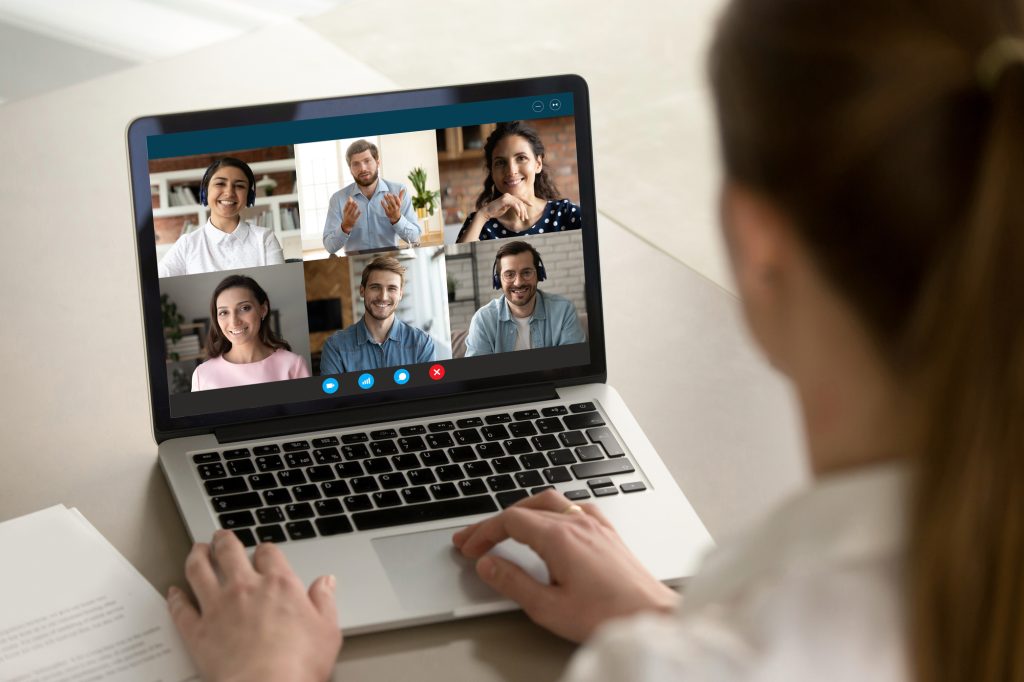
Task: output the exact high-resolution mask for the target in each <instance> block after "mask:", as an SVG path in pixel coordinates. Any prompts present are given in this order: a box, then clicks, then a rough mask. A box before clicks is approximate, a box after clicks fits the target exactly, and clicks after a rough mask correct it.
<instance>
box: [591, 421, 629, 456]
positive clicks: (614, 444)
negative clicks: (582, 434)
mask: <svg viewBox="0 0 1024 682" xmlns="http://www.w3.org/2000/svg"><path fill="white" fill-rule="evenodd" d="M587 437H588V438H590V441H591V442H592V443H600V444H601V447H603V448H604V451H605V452H607V453H608V456H609V457H622V456H623V455H625V454H626V451H625V450H623V449H622V446H621V445H619V441H618V440H616V439H615V436H613V435H612V432H611V429H609V428H608V427H607V426H599V427H597V428H596V429H589V430H588V431H587Z"/></svg>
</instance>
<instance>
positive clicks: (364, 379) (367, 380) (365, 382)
mask: <svg viewBox="0 0 1024 682" xmlns="http://www.w3.org/2000/svg"><path fill="white" fill-rule="evenodd" d="M359 388H361V389H363V390H364V391H365V390H366V389H368V388H373V375H372V374H369V373H367V374H360V375H359Z"/></svg>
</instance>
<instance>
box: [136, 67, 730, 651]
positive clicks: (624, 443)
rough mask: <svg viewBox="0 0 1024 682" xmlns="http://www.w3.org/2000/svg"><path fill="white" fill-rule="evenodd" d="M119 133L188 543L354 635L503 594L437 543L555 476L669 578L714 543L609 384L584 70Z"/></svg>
mask: <svg viewBox="0 0 1024 682" xmlns="http://www.w3.org/2000/svg"><path fill="white" fill-rule="evenodd" d="M127 143H128V158H129V165H130V172H131V184H132V200H133V209H134V219H135V237H136V244H137V253H138V266H139V281H140V294H141V302H142V310H143V322H144V334H145V342H146V357H147V368H148V378H149V390H150V402H151V408H152V418H153V433H154V436H155V438H156V441H157V443H158V445H159V461H160V466H161V469H162V470H163V472H164V474H165V476H166V478H167V481H168V484H169V485H170V488H171V491H172V493H173V495H174V499H175V501H176V503H177V506H178V509H179V511H180V513H181V517H182V519H183V520H184V522H185V525H186V527H187V529H188V532H189V535H190V536H191V538H192V539H193V540H194V541H206V540H208V539H209V538H210V536H211V535H212V533H213V532H214V531H215V530H217V529H218V528H229V529H231V530H233V531H234V532H235V533H236V534H237V535H238V537H239V539H241V540H242V542H243V543H244V544H245V545H246V546H247V547H249V548H253V547H254V546H255V545H256V544H257V543H259V542H262V541H271V542H276V543H278V544H279V546H280V547H281V549H282V550H283V551H284V552H285V554H286V555H287V557H288V559H289V561H290V562H291V565H292V566H293V567H294V569H295V570H296V571H297V573H298V574H299V576H300V577H301V578H302V579H303V580H305V581H307V582H309V581H311V580H312V579H314V578H315V577H316V576H318V575H321V574H324V573H334V574H336V575H337V576H338V578H339V580H338V590H337V600H338V613H339V619H340V623H339V624H340V625H341V626H342V627H344V629H345V631H346V633H348V634H358V633H362V632H371V631H378V630H384V629H388V628H394V627H401V626H407V625H414V624H421V623H429V622H436V621H442V620H449V619H453V618H462V617H468V616H476V615H480V614H486V613H494V612H499V611H505V610H510V609H513V608H515V605H514V604H513V603H511V602H509V601H507V600H504V599H502V598H501V597H500V596H499V595H498V594H497V593H495V592H493V591H491V590H490V588H488V587H487V586H485V585H484V584H483V583H482V582H481V581H479V580H478V579H477V577H476V575H475V573H474V571H473V566H472V565H471V563H470V562H468V561H466V560H464V559H463V558H462V557H461V556H460V555H459V554H458V553H457V552H456V551H455V550H454V549H453V548H452V546H451V541H450V538H451V535H452V533H453V532H454V531H455V530H457V529H458V528H461V527H464V526H466V525H468V524H470V523H474V522H476V521H480V520H482V519H484V518H487V517H488V516H490V515H492V514H495V513H498V512H499V511H500V510H501V509H502V508H504V507H507V506H509V505H511V504H515V503H516V502H517V501H519V500H521V499H523V498H525V497H528V496H530V495H532V494H536V493H538V492H540V491H543V490H546V489H549V488H554V489H555V490H558V491H559V492H562V493H563V494H565V495H566V496H567V497H568V498H569V499H571V500H585V501H587V502H590V503H593V504H596V505H598V506H599V507H600V508H601V510H602V511H603V512H604V514H605V515H607V516H608V518H610V519H611V520H612V522H613V523H614V524H615V526H616V527H617V529H618V530H619V532H620V533H621V534H622V537H623V539H624V540H625V542H626V544H627V545H628V546H629V547H630V548H631V549H632V550H633V551H634V552H635V553H636V554H637V555H638V556H639V558H640V559H641V560H642V562H643V563H644V565H645V566H646V567H647V568H648V569H650V571H651V572H652V573H653V574H654V575H655V576H656V577H657V578H659V579H660V580H662V581H664V582H666V583H667V584H670V585H679V584H681V582H682V581H683V580H684V579H685V578H686V577H687V576H689V575H691V574H692V573H693V572H694V570H695V569H696V566H697V563H698V561H699V558H700V556H701V555H702V554H703V552H704V551H705V550H706V549H707V548H708V547H709V546H710V545H711V539H710V536H709V535H708V532H707V530H706V529H705V528H704V526H703V524H702V523H701V521H700V519H699V518H698V517H697V515H696V513H695V512H694V510H693V508H692V507H691V505H690V504H689V502H688V501H687V499H686V498H685V496H684V495H683V494H682V492H681V491H680V489H679V487H678V486H677V484H676V483H675V481H674V480H673V479H672V477H671V475H670V474H669V472H668V470H667V469H666V467H665V465H664V463H663V462H662V461H661V459H660V458H659V457H658V454H657V453H656V452H655V450H654V448H653V447H652V446H651V444H650V443H649V442H648V440H647V438H646V437H645V435H644V433H643V431H642V429H641V428H640V426H639V425H638V424H637V422H636V420H635V419H634V417H633V416H632V414H630V412H629V409H628V408H627V406H626V405H625V404H624V402H623V400H622V399H621V398H620V396H619V395H618V393H616V391H615V390H614V388H612V387H611V386H609V385H608V384H607V382H606V376H607V373H606V365H607V362H606V354H605V337H604V329H603V311H602V307H601V283H602V279H601V273H600V267H599V265H600V264H599V258H598V245H599V240H598V233H597V229H598V226H597V220H596V216H597V203H596V197H595V189H594V171H593V148H592V143H591V126H590V103H589V99H588V92H587V85H586V83H585V82H584V80H583V79H582V78H580V77H578V76H554V77H543V78H531V79H526V80H517V81H507V82H495V83H483V84H473V85H459V86H446V87H438V88H431V89H424V90H412V91H404V92H388V93H375V94H368V95H360V96H353V97H340V98H335V99H322V100H310V101H301V102H288V103H281V104H268V105H259V106H251V107H240V108H232V109H218V110H211V111H198V112H188V113H175V114H167V115H158V116H147V117H143V118H139V119H137V120H135V121H133V122H132V123H131V124H130V126H129V128H128V132H127ZM225 158H227V159H229V160H228V161H224V159H225ZM488 162H489V163H488ZM502 202H504V203H502ZM611 279H612V280H613V279H614V275H612V276H611ZM260 292H262V294H261V293H260ZM495 551H496V552H499V553H501V554H503V555H505V556H507V557H509V558H511V559H513V560H514V561H517V562H518V563H520V565H522V566H523V567H524V568H525V569H526V570H528V571H530V572H531V573H532V574H533V575H535V576H536V577H538V579H542V580H543V579H546V572H545V570H544V566H543V562H541V561H540V560H539V559H538V557H537V556H536V555H535V554H534V553H533V552H532V551H531V550H529V549H528V548H526V547H524V546H522V545H519V544H517V543H515V542H506V543H503V544H502V545H499V546H498V547H497V548H496V549H495Z"/></svg>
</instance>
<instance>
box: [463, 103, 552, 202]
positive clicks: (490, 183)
mask: <svg viewBox="0 0 1024 682" xmlns="http://www.w3.org/2000/svg"><path fill="white" fill-rule="evenodd" d="M510 135H518V136H519V137H521V138H523V139H524V140H526V141H527V142H529V143H530V149H532V150H533V155H534V156H536V157H537V158H538V159H543V158H544V142H543V141H542V140H541V139H540V135H538V134H537V131H536V130H534V129H533V128H530V127H529V126H526V125H524V124H523V123H522V121H508V122H506V123H499V124H498V125H497V127H496V128H495V129H494V132H492V133H491V134H490V135H488V136H487V142H486V143H485V144H484V168H485V169H486V170H487V175H486V176H484V190H483V191H482V192H480V196H478V197H477V198H476V207H477V208H482V207H483V206H484V205H485V204H487V203H490V202H492V201H494V200H495V199H497V198H498V196H497V190H495V188H494V178H492V177H491V164H492V163H493V162H494V148H495V147H497V146H498V143H499V142H501V141H502V140H504V139H505V138H506V137H508V136H510ZM533 193H534V195H535V196H538V197H540V198H541V199H548V200H552V199H562V198H563V197H562V193H561V192H559V191H558V187H556V186H555V181H554V180H552V179H551V176H550V175H548V171H547V168H542V169H541V171H540V173H537V176H536V177H535V178H534V180H533Z"/></svg>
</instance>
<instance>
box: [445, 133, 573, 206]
mask: <svg viewBox="0 0 1024 682" xmlns="http://www.w3.org/2000/svg"><path fill="white" fill-rule="evenodd" d="M528 123H529V125H530V126H531V127H532V128H533V129H534V130H536V131H537V134H538V135H540V139H541V140H543V142H544V148H545V158H544V161H545V169H546V170H547V172H549V173H551V177H552V179H553V180H554V181H555V184H556V185H557V186H558V190H559V191H560V192H561V193H562V195H563V196H565V197H566V198H568V199H569V200H571V201H572V202H573V203H575V204H578V203H580V182H579V174H578V171H577V165H576V125H575V121H574V119H573V117H572V116H562V117H559V118H543V119H537V120H534V121H529V122H528ZM438 166H439V170H440V173H441V207H442V208H443V209H444V218H445V224H447V225H450V224H452V223H459V224H462V223H463V222H464V221H465V220H466V217H467V216H468V215H469V214H470V213H472V212H473V211H474V210H475V204H476V198H477V195H479V194H480V192H481V191H482V190H483V187H484V177H485V176H486V174H487V171H486V170H485V168H484V160H483V159H482V158H475V159H463V160H457V161H440V162H439V163H438Z"/></svg>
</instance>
